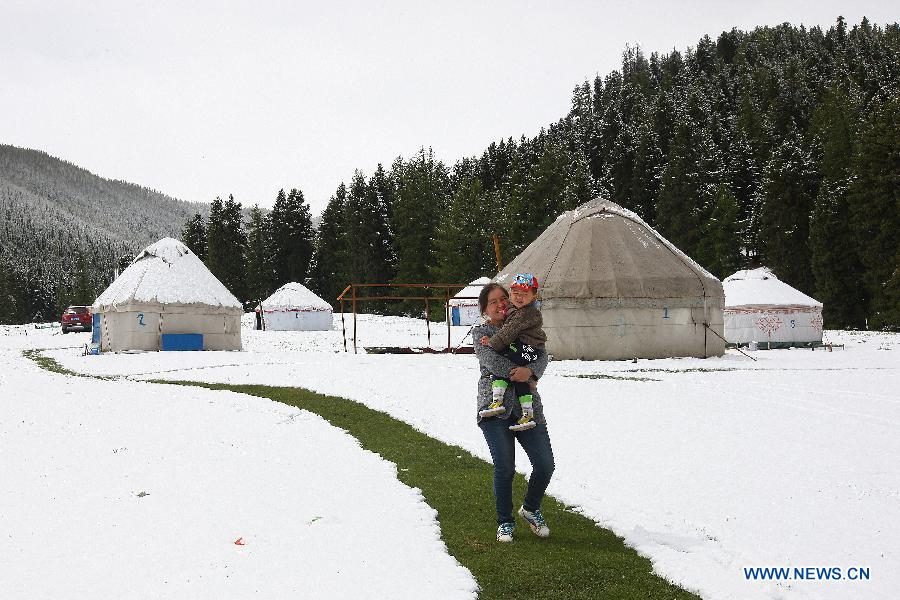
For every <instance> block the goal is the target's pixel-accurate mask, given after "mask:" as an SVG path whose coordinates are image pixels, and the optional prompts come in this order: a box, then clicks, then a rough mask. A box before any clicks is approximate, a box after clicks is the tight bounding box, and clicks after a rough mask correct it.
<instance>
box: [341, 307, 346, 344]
mask: <svg viewBox="0 0 900 600" xmlns="http://www.w3.org/2000/svg"><path fill="white" fill-rule="evenodd" d="M341 331H343V332H344V352H346V351H347V324H346V323H344V299H343V298H341Z"/></svg>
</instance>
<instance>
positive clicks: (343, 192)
mask: <svg viewBox="0 0 900 600" xmlns="http://www.w3.org/2000/svg"><path fill="white" fill-rule="evenodd" d="M346 201H347V188H346V186H345V185H344V184H343V183H342V184H341V185H340V186H338V189H337V191H336V192H335V194H334V196H332V197H331V199H330V200H329V201H328V205H327V206H326V207H325V210H324V211H323V212H322V220H321V221H320V222H319V229H318V231H317V232H316V237H315V252H314V254H313V260H312V265H311V266H310V287H311V288H312V290H313V291H314V292H316V294H318V295H319V296H320V297H322V298H324V299H325V300H326V301H328V302H330V303H331V304H332V306H334V307H335V309H337V308H339V307H338V303H337V301H336V298H337V297H338V295H339V294H340V293H341V291H342V290H343V289H344V287H346V286H347V284H349V283H351V281H350V280H349V277H348V276H347V261H348V257H347V245H346V240H347V236H346V233H345V231H344V222H345V217H344V204H345V203H346ZM352 283H355V282H352ZM345 308H346V307H345Z"/></svg>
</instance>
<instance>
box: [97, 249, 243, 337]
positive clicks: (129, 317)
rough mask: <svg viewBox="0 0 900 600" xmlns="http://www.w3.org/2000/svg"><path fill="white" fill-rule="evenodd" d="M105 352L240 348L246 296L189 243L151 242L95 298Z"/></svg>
mask: <svg viewBox="0 0 900 600" xmlns="http://www.w3.org/2000/svg"><path fill="white" fill-rule="evenodd" d="M92 311H93V312H94V313H95V314H99V315H100V351H101V352H123V351H134V350H240V349H241V315H242V314H243V308H242V306H241V303H240V301H238V299H237V298H235V297H234V295H233V294H232V293H231V292H229V291H228V289H227V288H226V287H225V286H224V285H222V282H220V281H219V280H218V279H216V277H215V276H214V275H213V274H212V273H211V272H210V271H209V269H207V268H206V265H204V264H203V262H202V261H201V260H200V259H199V258H197V256H196V255H195V254H194V253H193V252H191V251H190V250H189V249H188V247H187V246H185V245H184V244H182V243H181V242H179V241H178V240H173V239H172V238H163V239H161V240H159V241H158V242H156V243H155V244H152V245H150V246H147V248H145V249H144V251H143V252H141V253H140V254H139V255H138V256H137V258H135V259H134V261H132V263H131V265H129V266H128V268H127V269H125V270H124V271H122V273H121V275H119V276H118V277H117V278H116V280H115V281H113V282H112V284H111V285H110V286H109V287H108V288H106V290H105V291H104V292H103V293H102V294H100V296H99V297H98V298H97V300H96V301H95V302H94V305H93V307H92Z"/></svg>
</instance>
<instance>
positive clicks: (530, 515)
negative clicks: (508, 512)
mask: <svg viewBox="0 0 900 600" xmlns="http://www.w3.org/2000/svg"><path fill="white" fill-rule="evenodd" d="M519 516H520V517H522V518H523V519H525V520H526V521H527V522H528V525H529V526H530V527H531V530H532V531H533V532H534V535H536V536H538V537H542V538H545V537H550V528H549V527H547V524H546V523H544V517H543V516H541V511H540V509H538V510H536V511H534V512H530V511H527V510H525V507H524V506H523V507H522V508H520V509H519ZM497 535H498V536H499V535H500V534H499V533H498V534H497Z"/></svg>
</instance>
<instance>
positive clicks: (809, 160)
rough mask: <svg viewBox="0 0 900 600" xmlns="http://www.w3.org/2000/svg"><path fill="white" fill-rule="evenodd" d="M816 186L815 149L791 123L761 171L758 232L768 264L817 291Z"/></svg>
mask: <svg viewBox="0 0 900 600" xmlns="http://www.w3.org/2000/svg"><path fill="white" fill-rule="evenodd" d="M818 186H819V177H818V173H817V170H816V165H815V163H814V161H813V157H812V154H811V152H810V150H809V148H808V147H807V143H806V141H805V140H804V139H803V137H802V136H801V134H800V132H799V131H798V129H797V127H796V126H793V125H791V126H790V127H789V128H788V131H787V135H786V136H785V138H784V141H783V142H782V143H781V144H780V145H779V146H778V147H777V148H776V149H775V151H774V152H773V153H772V157H771V159H769V162H768V163H767V164H766V166H765V169H764V172H763V181H762V186H761V190H762V193H761V201H762V204H761V209H760V236H761V239H762V245H763V249H764V257H765V260H766V264H767V265H768V266H770V267H771V268H772V270H773V271H774V272H775V274H776V275H778V277H779V278H780V279H782V280H783V281H785V282H786V283H788V284H789V285H792V286H794V287H796V288H797V289H799V290H800V291H802V292H804V293H806V294H811V293H813V277H812V268H811V263H810V253H809V243H808V242H809V216H810V213H811V212H812V209H813V205H814V201H815V196H816V190H817V189H818Z"/></svg>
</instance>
